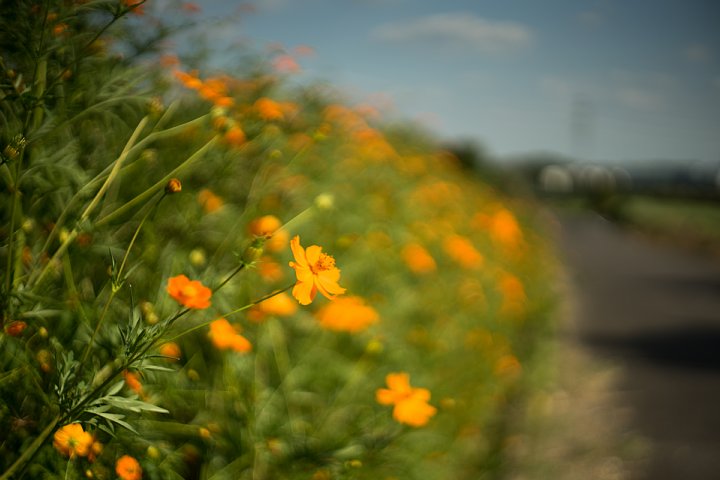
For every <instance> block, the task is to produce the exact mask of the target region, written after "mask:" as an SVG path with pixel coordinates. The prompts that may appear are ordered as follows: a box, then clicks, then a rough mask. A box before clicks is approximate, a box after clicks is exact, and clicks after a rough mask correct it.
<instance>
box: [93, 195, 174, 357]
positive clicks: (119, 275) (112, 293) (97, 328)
mask: <svg viewBox="0 0 720 480" xmlns="http://www.w3.org/2000/svg"><path fill="white" fill-rule="evenodd" d="M165 196H166V194H165V193H164V192H163V194H162V196H161V197H160V198H159V199H158V201H157V202H155V205H153V206H152V208H151V209H150V210H148V211H147V213H145V216H144V217H143V218H142V220H141V221H140V224H139V225H138V226H137V228H136V229H135V233H134V234H133V237H132V239H131V240H130V245H128V248H127V250H125V255H124V256H123V259H122V263H121V264H120V268H119V269H118V271H117V273H114V275H115V278H114V279H113V285H112V288H111V290H110V296H109V297H108V299H107V302H105V308H103V311H102V314H100V319H99V320H98V323H97V325H96V326H95V330H93V333H92V336H91V337H90V341H89V342H88V344H87V346H86V347H85V352H84V353H83V356H82V360H80V364H81V365H83V364H84V363H85V360H87V356H88V354H89V353H90V348H91V347H92V346H93V344H94V343H95V337H96V336H97V334H98V332H99V331H100V327H101V326H102V324H103V321H104V320H105V315H106V314H107V312H108V309H109V308H110V303H112V301H113V299H114V298H115V294H116V293H117V292H118V291H119V290H118V288H116V285H115V281H118V282H121V283H122V272H123V269H124V268H125V263H126V262H127V259H128V257H129V256H130V250H132V247H133V245H134V244H135V239H137V237H138V235H139V234H140V230H141V229H142V227H143V225H144V224H145V221H146V220H147V219H148V217H149V216H150V214H151V213H152V212H154V211H155V210H156V209H157V207H158V206H159V205H160V202H162V200H163V198H165Z"/></svg>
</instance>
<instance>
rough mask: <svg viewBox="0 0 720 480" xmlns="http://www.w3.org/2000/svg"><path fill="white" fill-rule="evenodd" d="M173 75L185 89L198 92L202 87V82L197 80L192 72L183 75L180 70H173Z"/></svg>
mask: <svg viewBox="0 0 720 480" xmlns="http://www.w3.org/2000/svg"><path fill="white" fill-rule="evenodd" d="M173 75H175V78H177V79H178V80H180V83H182V84H183V85H185V87H186V88H191V89H193V90H198V89H200V87H202V84H203V83H202V80H200V79H199V78H197V76H196V75H195V72H194V71H193V72H190V73H185V72H183V71H182V70H173Z"/></svg>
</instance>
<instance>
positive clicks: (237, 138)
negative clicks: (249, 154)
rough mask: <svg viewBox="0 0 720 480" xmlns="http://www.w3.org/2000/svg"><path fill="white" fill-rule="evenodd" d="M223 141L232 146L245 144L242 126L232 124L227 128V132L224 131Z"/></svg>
mask: <svg viewBox="0 0 720 480" xmlns="http://www.w3.org/2000/svg"><path fill="white" fill-rule="evenodd" d="M223 139H224V140H225V142H226V143H227V144H228V145H230V146H232V147H241V146H243V145H244V144H245V141H246V137H245V132H243V130H242V128H240V127H238V126H237V125H233V126H232V127H230V128H228V130H227V132H225V136H224V137H223Z"/></svg>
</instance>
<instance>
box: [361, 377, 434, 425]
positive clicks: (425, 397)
mask: <svg viewBox="0 0 720 480" xmlns="http://www.w3.org/2000/svg"><path fill="white" fill-rule="evenodd" d="M385 382H386V383H387V386H388V387H390V388H379V389H377V391H376V392H375V399H376V400H377V402H378V403H379V404H381V405H395V408H393V418H394V419H395V420H396V421H398V422H400V423H404V424H407V425H410V426H412V427H421V426H423V425H425V424H426V423H427V422H428V421H429V420H430V417H432V416H433V415H435V413H436V412H437V408H435V407H433V406H432V405H430V404H428V403H427V402H428V401H429V400H430V391H429V390H428V389H426V388H415V387H411V386H410V376H409V375H408V374H407V373H404V372H401V373H390V374H388V375H387V376H386V377H385Z"/></svg>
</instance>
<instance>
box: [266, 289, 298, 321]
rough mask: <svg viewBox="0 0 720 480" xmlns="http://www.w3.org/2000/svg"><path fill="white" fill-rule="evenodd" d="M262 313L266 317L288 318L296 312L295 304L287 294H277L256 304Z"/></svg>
mask: <svg viewBox="0 0 720 480" xmlns="http://www.w3.org/2000/svg"><path fill="white" fill-rule="evenodd" d="M258 307H259V308H260V310H261V311H262V312H263V313H267V314H268V315H278V316H284V317H287V316H290V315H292V314H294V313H295V312H296V311H297V308H298V307H297V303H295V302H293V300H292V298H290V296H289V295H288V294H287V293H278V294H277V295H275V296H273V297H270V298H268V299H267V300H265V301H264V302H261V303H260V304H258Z"/></svg>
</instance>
